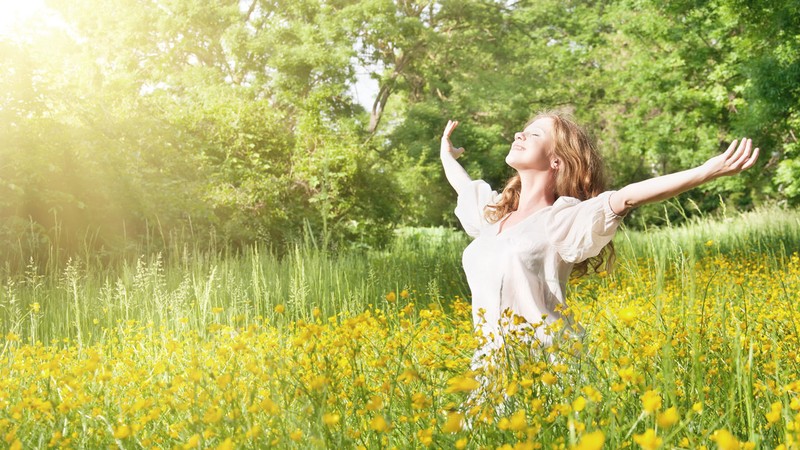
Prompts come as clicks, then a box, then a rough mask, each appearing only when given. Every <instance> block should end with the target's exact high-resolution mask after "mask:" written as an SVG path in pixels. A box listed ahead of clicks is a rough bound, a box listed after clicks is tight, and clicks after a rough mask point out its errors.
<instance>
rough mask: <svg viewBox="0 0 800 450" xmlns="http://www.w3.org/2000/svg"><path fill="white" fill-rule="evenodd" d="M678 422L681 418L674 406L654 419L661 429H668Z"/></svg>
mask: <svg viewBox="0 0 800 450" xmlns="http://www.w3.org/2000/svg"><path fill="white" fill-rule="evenodd" d="M679 420H681V416H680V414H678V408H676V407H674V406H673V407H672V408H669V409H667V410H666V411H664V412H663V413H659V414H658V416H657V418H656V421H657V422H658V426H659V427H661V428H669V427H671V426H673V425H675V424H676V423H678V421H679Z"/></svg>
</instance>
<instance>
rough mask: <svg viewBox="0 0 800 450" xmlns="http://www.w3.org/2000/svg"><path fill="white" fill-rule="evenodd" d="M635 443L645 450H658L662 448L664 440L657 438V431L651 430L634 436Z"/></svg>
mask: <svg viewBox="0 0 800 450" xmlns="http://www.w3.org/2000/svg"><path fill="white" fill-rule="evenodd" d="M633 441H634V442H636V443H637V444H639V447H642V448H643V449H644V450H656V449H657V448H659V447H661V443H662V442H663V439H661V438H660V437H658V436H656V432H655V430H653V429H652V428H649V429H647V430H646V431H645V432H644V433H642V434H634V435H633Z"/></svg>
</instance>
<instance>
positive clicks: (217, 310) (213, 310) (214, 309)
mask: <svg viewBox="0 0 800 450" xmlns="http://www.w3.org/2000/svg"><path fill="white" fill-rule="evenodd" d="M222 311H224V309H222V308H221V307H219V306H215V307H213V308H211V312H212V313H214V314H219V313H221V312H222Z"/></svg>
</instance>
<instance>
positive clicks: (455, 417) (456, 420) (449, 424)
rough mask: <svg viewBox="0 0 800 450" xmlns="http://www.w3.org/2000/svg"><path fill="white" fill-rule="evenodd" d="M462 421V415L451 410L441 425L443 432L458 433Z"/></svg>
mask: <svg viewBox="0 0 800 450" xmlns="http://www.w3.org/2000/svg"><path fill="white" fill-rule="evenodd" d="M463 421H464V415H463V414H461V413H457V412H451V413H449V414H448V415H447V420H446V421H445V423H444V425H443V426H442V431H443V432H445V433H458V432H459V431H461V427H462V424H463Z"/></svg>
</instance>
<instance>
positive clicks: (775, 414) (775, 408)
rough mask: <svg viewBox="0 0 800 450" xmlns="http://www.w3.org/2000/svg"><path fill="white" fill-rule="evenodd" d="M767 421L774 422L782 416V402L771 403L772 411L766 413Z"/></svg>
mask: <svg viewBox="0 0 800 450" xmlns="http://www.w3.org/2000/svg"><path fill="white" fill-rule="evenodd" d="M765 416H766V417H767V422H768V423H770V424H773V423H775V422H777V421H778V420H780V418H781V402H775V403H773V404H772V405H770V412H768V413H766V414H765Z"/></svg>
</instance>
